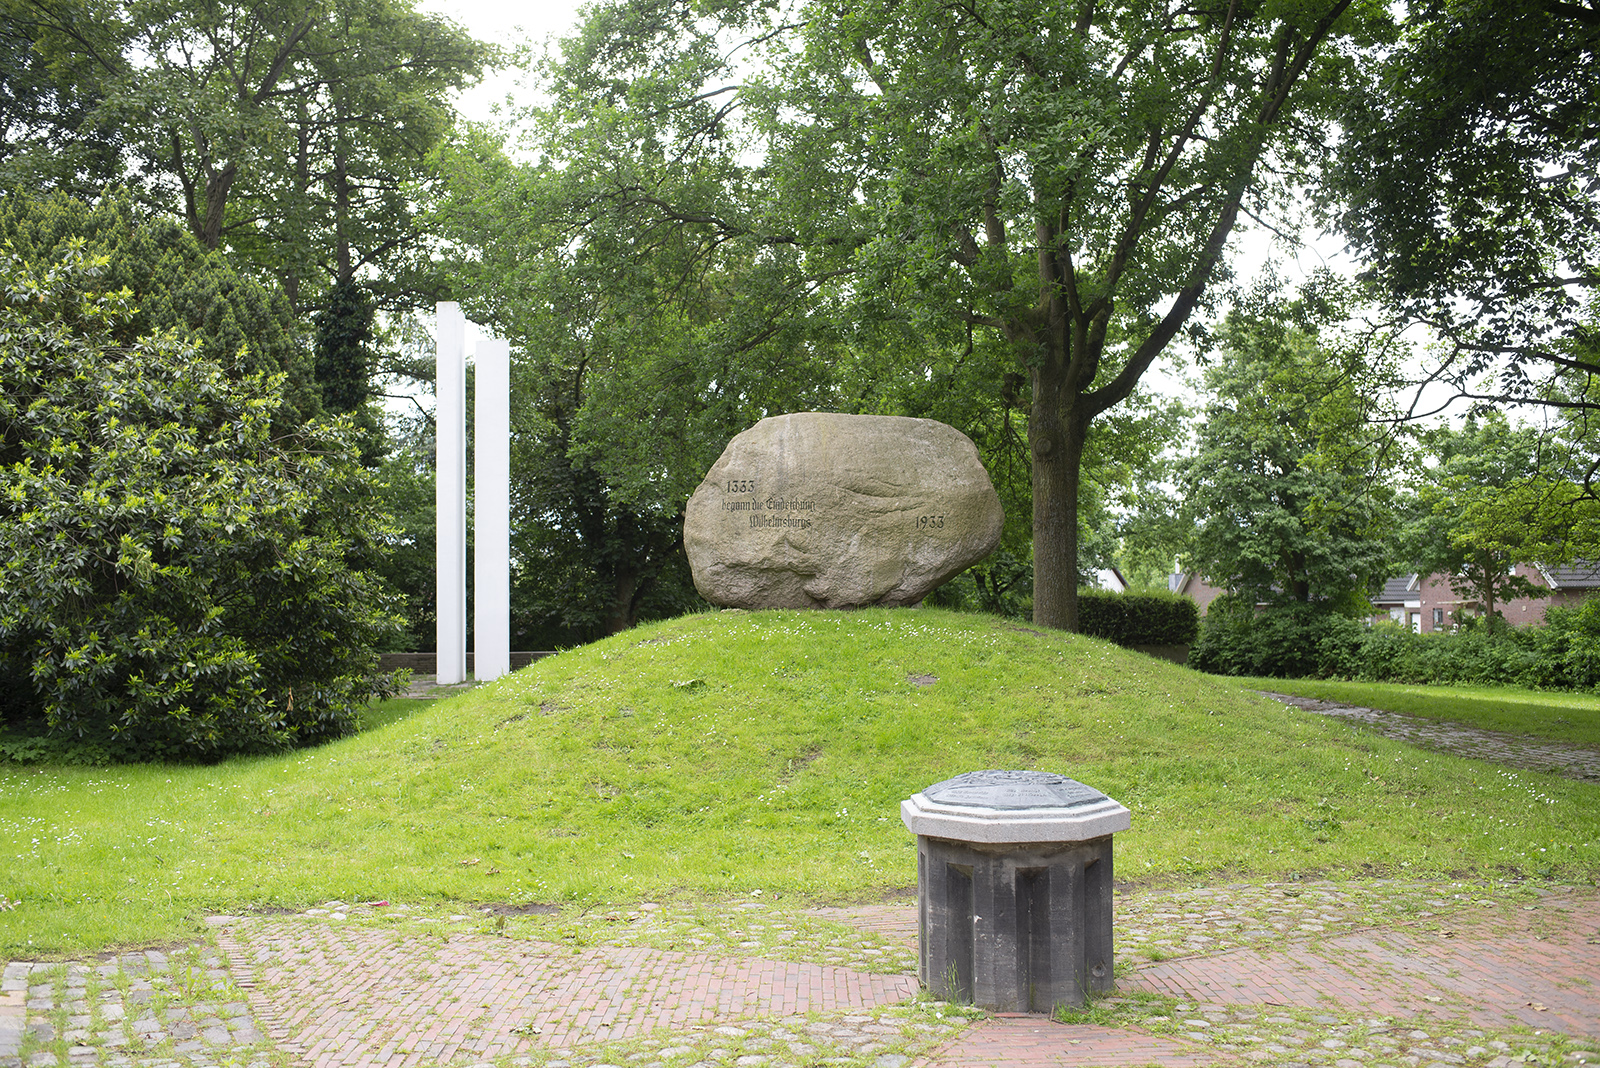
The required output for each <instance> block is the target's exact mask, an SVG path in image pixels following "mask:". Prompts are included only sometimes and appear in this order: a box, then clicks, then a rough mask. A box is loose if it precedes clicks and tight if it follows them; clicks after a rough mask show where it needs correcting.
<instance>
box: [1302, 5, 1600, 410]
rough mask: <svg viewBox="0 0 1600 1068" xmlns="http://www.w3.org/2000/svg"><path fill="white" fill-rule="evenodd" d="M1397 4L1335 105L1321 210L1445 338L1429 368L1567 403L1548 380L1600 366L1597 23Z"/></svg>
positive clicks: (1532, 10)
mask: <svg viewBox="0 0 1600 1068" xmlns="http://www.w3.org/2000/svg"><path fill="white" fill-rule="evenodd" d="M1407 6H1408V8H1409V13H1408V17H1407V19H1406V22H1405V26H1404V29H1405V32H1404V34H1403V36H1402V37H1401V39H1400V41H1399V42H1398V46H1397V47H1395V48H1393V49H1391V50H1389V51H1388V52H1387V53H1385V54H1384V55H1382V56H1381V58H1379V57H1374V59H1375V61H1374V62H1372V63H1370V64H1369V65H1368V66H1367V68H1366V72H1365V73H1366V75H1367V81H1366V84H1365V86H1364V90H1363V91H1362V92H1360V93H1357V94H1353V95H1352V96H1351V97H1350V99H1349V101H1348V103H1347V105H1346V107H1345V112H1344V115H1343V116H1342V119H1341V123H1342V125H1343V127H1344V130H1345V136H1344V137H1343V138H1341V139H1340V148H1339V158H1338V166H1337V167H1336V168H1334V169H1333V173H1331V174H1330V175H1329V181H1328V182H1327V183H1326V184H1325V185H1324V186H1323V189H1322V192H1323V197H1324V201H1325V206H1326V208H1327V210H1328V212H1329V214H1330V215H1332V216H1333V217H1335V218H1336V219H1337V221H1338V223H1339V226H1340V228H1341V229H1342V230H1343V231H1344V232H1345V234H1347V235H1348V236H1349V237H1350V238H1351V241H1352V244H1353V245H1354V247H1355V248H1356V249H1357V250H1358V252H1359V253H1360V254H1361V255H1362V256H1363V257H1364V259H1365V262H1366V264H1367V276H1368V278H1369V279H1371V280H1372V281H1373V282H1375V283H1376V284H1377V287H1378V289H1379V292H1380V293H1381V294H1382V295H1383V297H1385V298H1386V299H1387V302H1388V303H1389V304H1390V305H1391V306H1392V307H1394V308H1396V309H1398V310H1399V311H1400V312H1401V313H1402V314H1404V315H1406V316H1409V317H1411V318H1413V319H1415V320H1417V321H1420V322H1423V323H1426V324H1427V325H1428V326H1429V327H1430V328H1431V330H1432V332H1433V334H1434V336H1436V337H1438V338H1440V339H1441V342H1442V347H1441V350H1440V352H1439V356H1440V358H1439V360H1438V361H1437V363H1436V364H1435V365H1434V366H1433V367H1432V368H1430V369H1429V370H1430V374H1431V377H1432V378H1434V379H1435V380H1436V381H1439V382H1443V383H1449V384H1451V385H1453V386H1455V388H1456V389H1458V390H1459V391H1460V392H1462V393H1463V394H1464V395H1467V396H1473V397H1478V398H1482V399H1485V400H1492V401H1495V402H1504V401H1509V400H1520V401H1527V402H1532V403H1543V402H1549V401H1553V400H1559V399H1560V398H1555V397H1552V396H1551V395H1550V394H1549V392H1548V391H1547V389H1546V386H1547V383H1548V381H1549V380H1550V379H1551V378H1552V377H1553V376H1561V375H1564V374H1566V373H1568V372H1569V371H1573V370H1576V371H1577V372H1579V373H1580V375H1583V376H1585V377H1591V378H1592V375H1593V372H1594V371H1595V370H1596V369H1600V362H1597V361H1596V359H1595V354H1594V351H1593V348H1592V339H1593V337H1594V318H1593V308H1592V300H1593V295H1594V293H1595V286H1596V280H1597V278H1600V261H1597V259H1596V256H1597V250H1600V242H1597V240H1596V238H1597V236H1600V203H1597V201H1596V199H1595V197H1594V189H1593V182H1594V175H1595V173H1596V168H1597V166H1600V136H1597V130H1600V126H1597V124H1596V122H1595V101H1596V100H1597V99H1600V24H1597V23H1596V20H1595V18H1594V10H1593V7H1592V5H1584V4H1569V3H1550V2H1545V0H1451V2H1439V0H1417V2H1413V3H1410V4H1408V5H1407ZM1574 345H1576V346H1577V347H1576V348H1574ZM1587 406H1588V407H1590V408H1591V409H1592V402H1589V404H1588V405H1587Z"/></svg>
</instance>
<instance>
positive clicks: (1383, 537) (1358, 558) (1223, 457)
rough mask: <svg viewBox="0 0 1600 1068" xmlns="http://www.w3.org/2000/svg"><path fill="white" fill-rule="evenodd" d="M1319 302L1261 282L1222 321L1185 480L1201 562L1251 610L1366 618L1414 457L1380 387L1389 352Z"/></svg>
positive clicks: (1197, 564)
mask: <svg viewBox="0 0 1600 1068" xmlns="http://www.w3.org/2000/svg"><path fill="white" fill-rule="evenodd" d="M1322 281H1323V285H1324V286H1327V285H1328V284H1329V282H1328V280H1327V279H1325V278H1324V279H1323V280H1322ZM1308 288H1310V289H1315V288H1316V287H1314V286H1313V287H1308ZM1317 304H1318V301H1317V299H1315V297H1314V296H1313V297H1312V298H1309V299H1308V298H1307V297H1305V296H1302V297H1301V298H1299V299H1297V300H1294V301H1280V300H1278V299H1276V294H1275V293H1274V292H1273V291H1272V290H1270V289H1269V290H1265V291H1258V292H1257V293H1255V294H1253V299H1251V300H1249V301H1247V302H1245V303H1244V306H1243V307H1241V308H1239V309H1236V310H1235V311H1234V312H1232V313H1231V314H1230V315H1229V316H1228V318H1227V319H1226V320H1225V321H1224V322H1223V323H1222V324H1221V326H1220V327H1219V329H1218V331H1217V336H1216V342H1217V348H1218V351H1217V353H1216V354H1215V356H1214V357H1212V358H1211V359H1210V360H1209V361H1208V363H1207V365H1206V368H1205V372H1204V382H1205V386H1206V389H1207V392H1208V394H1209V399H1208V401H1207V403H1206V406H1205V408H1204V415H1205V419H1204V422H1202V423H1201V424H1200V426H1199V428H1198V447H1197V449H1196V451H1195V453H1194V455H1193V456H1192V457H1190V458H1189V459H1188V460H1187V461H1186V463H1185V464H1184V466H1183V470H1182V474H1181V475H1180V477H1179V479H1178V488H1179V490H1180V493H1181V495H1182V505H1181V507H1180V509H1179V511H1180V512H1181V514H1182V515H1184V516H1185V517H1186V519H1187V521H1188V523H1190V524H1192V528H1193V530H1194V539H1193V544H1192V549H1191V563H1192V566H1193V567H1194V569H1195V570H1196V571H1198V572H1199V573H1200V574H1202V575H1204V576H1205V577H1206V578H1207V579H1208V580H1210V581H1211V582H1213V583H1214V584H1216V585H1218V586H1221V587H1223V588H1225V589H1227V590H1228V592H1229V593H1230V594H1232V595H1234V597H1235V598H1236V599H1237V600H1238V601H1239V602H1241V604H1242V605H1243V606H1244V608H1245V610H1246V611H1254V610H1255V606H1257V605H1259V604H1268V605H1296V604H1298V605H1311V606H1315V607H1318V608H1321V609H1325V610H1335V611H1343V612H1346V613H1351V614H1360V612H1361V611H1362V610H1363V609H1364V608H1365V605H1366V597H1367V595H1368V594H1369V593H1371V592H1373V591H1374V590H1376V588H1377V587H1378V586H1380V585H1381V584H1382V583H1383V580H1384V579H1385V578H1387V577H1388V576H1389V574H1390V573H1391V570H1392V569H1393V567H1394V565H1395V560H1396V557H1397V548H1396V543H1395V535H1396V533H1397V515H1396V510H1395V497H1396V491H1395V481H1396V475H1397V474H1398V472H1399V471H1400V470H1401V465H1402V463H1403V461H1404V455H1403V453H1402V450H1401V448H1400V442H1399V441H1398V440H1397V438H1396V436H1395V435H1394V433H1393V430H1392V427H1391V426H1390V425H1389V424H1388V423H1387V422H1386V421H1385V420H1384V419H1383V416H1384V415H1385V414H1386V413H1385V411H1384V408H1383V404H1384V401H1383V399H1382V398H1381V396H1380V395H1378V394H1377V391H1374V390H1373V389H1372V388H1371V386H1372V380H1373V376H1372V374H1371V366H1370V365H1371V364H1372V363H1376V362H1378V360H1376V359H1375V358H1374V355H1373V354H1372V353H1370V352H1368V351H1367V350H1366V349H1365V348H1364V347H1363V346H1361V345H1359V344H1352V343H1351V342H1350V341H1349V340H1348V339H1343V338H1340V337H1339V336H1338V334H1337V331H1336V330H1335V329H1333V328H1332V327H1331V326H1330V324H1329V323H1328V322H1327V321H1326V318H1327V315H1326V312H1327V310H1328V309H1324V313H1323V314H1321V315H1319V314H1317V312H1316V307H1317ZM1338 314H1339V313H1338V311H1337V310H1334V311H1333V315H1334V316H1335V317H1337V316H1338Z"/></svg>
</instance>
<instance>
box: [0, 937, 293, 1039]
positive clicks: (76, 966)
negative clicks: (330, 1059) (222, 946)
mask: <svg viewBox="0 0 1600 1068" xmlns="http://www.w3.org/2000/svg"><path fill="white" fill-rule="evenodd" d="M0 998H6V999H9V1001H10V1002H11V1004H12V1005H15V1003H16V1002H17V1001H21V1002H22V1009H23V1011H22V1012H21V1013H17V1012H11V1013H7V1012H6V1011H5V1009H6V1007H7V1004H6V1002H5V1001H0V1064H5V1065H20V1064H26V1065H30V1066H35V1068H43V1066H46V1065H106V1066H108V1068H122V1066H132V1065H139V1066H141V1068H183V1066H194V1068H199V1066H206V1065H215V1066H219V1068H220V1066H222V1065H244V1066H248V1068H274V1066H276V1065H280V1064H282V1063H284V1058H283V1057H282V1055H281V1054H279V1053H278V1052H276V1051H275V1050H274V1049H273V1048H272V1046H271V1044H270V1043H268V1042H267V1040H266V1038H265V1036H263V1035H262V1034H261V1032H260V1031H259V1030H258V1029H257V1027H256V1022H255V1020H254V1018H253V1016H252V1014H251V1011H250V1006H249V1004H248V1002H247V1000H246V997H245V994H244V992H243V991H242V990H241V989H240V988H239V987H238V986H236V985H235V984H234V983H233V981H232V978H231V976H230V975H229V972H228V969H227V965H226V963H225V962H224V961H223V960H222V959H221V957H220V956H218V954H217V953H216V951H215V950H214V949H212V948H210V947H206V946H188V947H184V948H182V949H180V950H177V951H173V952H171V953H166V952H162V951H159V950H145V951H143V952H138V953H126V954H121V955H117V956H108V957H106V958H104V959H101V960H96V961H72V962H57V963H52V962H32V963H30V962H12V963H9V964H7V965H6V966H5V969H4V972H3V973H0ZM7 1015H9V1016H10V1017H11V1019H12V1020H13V1021H15V1022H17V1023H18V1024H19V1026H14V1027H11V1028H7V1027H6V1026H5V1017H6V1016H7Z"/></svg>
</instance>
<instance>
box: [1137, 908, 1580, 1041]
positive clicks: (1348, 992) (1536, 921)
mask: <svg viewBox="0 0 1600 1068" xmlns="http://www.w3.org/2000/svg"><path fill="white" fill-rule="evenodd" d="M1446 932H1448V935H1447V934H1446ZM1597 932H1600V898H1595V897H1588V898H1568V899H1564V900H1563V899H1557V900H1547V901H1544V902H1541V904H1540V905H1539V907H1538V908H1537V909H1536V910H1534V911H1528V912H1520V913H1517V914H1516V917H1515V918H1514V919H1513V920H1512V921H1509V922H1507V921H1500V922H1498V923H1494V924H1491V923H1489V922H1488V921H1482V920H1478V919H1476V918H1474V917H1473V916H1472V914H1471V913H1470V912H1468V913H1466V914H1463V915H1460V916H1456V917H1451V918H1449V920H1448V926H1446V925H1443V924H1441V925H1439V929H1438V930H1426V929H1423V928H1420V927H1416V926H1407V927H1396V928H1391V929H1388V930H1374V931H1361V932H1357V933H1355V934H1350V935H1345V936H1342V937H1338V938H1330V939H1328V940H1326V941H1324V942H1321V943H1319V944H1315V945H1313V944H1311V943H1306V942H1297V943H1291V944H1290V945H1288V946H1286V947H1284V948H1283V949H1281V950H1278V951H1275V952H1262V951H1257V950H1235V951H1233V952H1230V953H1221V954H1217V955H1216V956H1208V957H1195V958H1191V959H1188V960H1182V961H1169V962H1165V963H1160V964H1150V965H1146V966H1145V967H1142V968H1140V969H1139V970H1138V972H1137V973H1136V974H1135V975H1133V976H1131V977H1130V978H1129V979H1127V980H1125V981H1123V982H1122V983H1120V984H1119V990H1123V991H1129V990H1148V991H1150V992H1151V993H1156V994H1164V995H1167V996H1169V997H1176V998H1184V999H1191V1000H1194V1001H1200V1002H1205V1003H1210V1004H1230V1005H1237V1004H1257V1005H1267V1004H1275V1005H1298V1006H1302V1007H1305V1008H1322V1007H1325V1006H1327V1005H1335V1004H1336V1005H1339V1006H1341V1007H1343V1008H1346V1009H1355V1010H1359V1011H1360V1012H1363V1013H1369V1014H1376V1015H1390V1016H1412V1015H1416V1014H1417V1013H1418V1012H1419V1010H1420V1011H1426V1010H1428V1009H1430V1008H1432V1007H1433V1006H1436V1005H1437V1006H1439V1008H1438V1010H1437V1011H1438V1012H1440V1013H1442V1014H1446V1015H1450V1016H1453V1017H1460V1018H1463V1019H1466V1020H1470V1021H1472V1022H1473V1023H1474V1024H1476V1025H1477V1026H1480V1027H1489V1028H1511V1027H1515V1026H1517V1025H1519V1024H1521V1025H1525V1026H1527V1027H1530V1028H1550V1029H1553V1030H1557V1031H1561V1032H1563V1033H1565V1034H1569V1035H1582V1036H1587V1037H1591V1038H1600V945H1597V944H1596V942H1597V941H1600V939H1596V933H1597Z"/></svg>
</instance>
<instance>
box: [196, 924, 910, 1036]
mask: <svg viewBox="0 0 1600 1068" xmlns="http://www.w3.org/2000/svg"><path fill="white" fill-rule="evenodd" d="M217 933H218V941H219V943H220V944H221V946H222V948H223V950H224V951H225V952H227V954H228V955H229V957H230V958H231V960H232V961H233V967H234V972H235V974H236V975H241V976H251V975H252V973H253V977H254V978H253V986H254V987H255V990H254V991H253V993H252V1002H254V1003H255V1004H256V1005H257V1006H258V1011H261V1007H262V1006H263V1003H264V1004H265V1012H264V1013H263V1015H265V1016H267V1017H268V1018H267V1019H265V1020H263V1023H264V1024H266V1026H267V1027H268V1029H269V1033H271V1034H272V1035H273V1036H274V1037H275V1038H280V1040H281V1039H287V1038H288V1037H289V1036H291V1035H292V1036H293V1041H290V1042H285V1045H286V1046H288V1047H289V1048H290V1050H291V1052H295V1053H298V1054H300V1056H301V1057H302V1058H303V1059H304V1060H305V1061H307V1062H308V1063H310V1064H313V1065H315V1066H317V1068H336V1066H339V1068H365V1066H378V1065H383V1066H385V1068H389V1066H393V1068H408V1066H411V1065H416V1064H419V1063H422V1062H425V1061H426V1062H433V1061H442V1060H452V1059H458V1058H470V1059H476V1060H483V1059H489V1058H493V1057H498V1056H501V1055H503V1054H508V1053H514V1052H517V1051H519V1050H524V1049H527V1048H529V1047H530V1046H533V1045H540V1046H546V1047H564V1046H571V1045H576V1044H579V1043H586V1042H598V1041H607V1040H612V1039H623V1038H633V1037H636V1036H639V1035H642V1034H644V1033H646V1032H648V1031H650V1030H652V1029H653V1028H657V1027H669V1028H685V1027H689V1026H692V1025H697V1024H707V1023H712V1022H714V1021H718V1020H722V1021H726V1020H733V1019H738V1018H740V1017H750V1016H789V1015H794V1014H801V1013H807V1012H813V1011H815V1012H835V1011H841V1010H849V1009H862V1008H869V1007H872V1006H877V1005H884V1004H889V1003H892V1002H895V1001H900V1000H903V999H904V998H907V997H909V996H911V995H912V994H913V993H915V991H916V980H915V979H913V978H912V977H910V976H903V975H871V974H868V973H865V972H857V971H852V970H850V969H847V968H833V967H826V966H822V965H815V964H795V963H789V962H785V961H772V960H763V959H759V958H732V957H717V956H710V955H707V954H696V953H671V952H666V951H661V950H652V949H640V948H626V949H624V948H612V947H606V948H598V949H590V950H585V951H582V952H575V951H573V950H571V949H568V948H566V947H562V946H557V945H544V944H539V943H527V942H513V941H509V940H506V939H497V938H492V937H487V936H476V935H452V936H451V937H450V938H449V939H448V940H446V941H442V942H432V943H431V944H429V940H428V936H418V935H417V934H415V933H414V932H408V934H407V935H406V936H405V937H402V936H401V935H400V934H399V932H395V931H386V930H373V929H371V928H363V927H356V926H349V925H340V926H334V925H329V924H321V923H315V922H307V921H304V920H295V919H271V920H266V919H262V920H257V919H232V920H230V921H228V922H227V923H226V924H223V925H220V926H219V929H218V932H217ZM419 944H420V945H422V946H426V948H423V949H419Z"/></svg>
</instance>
